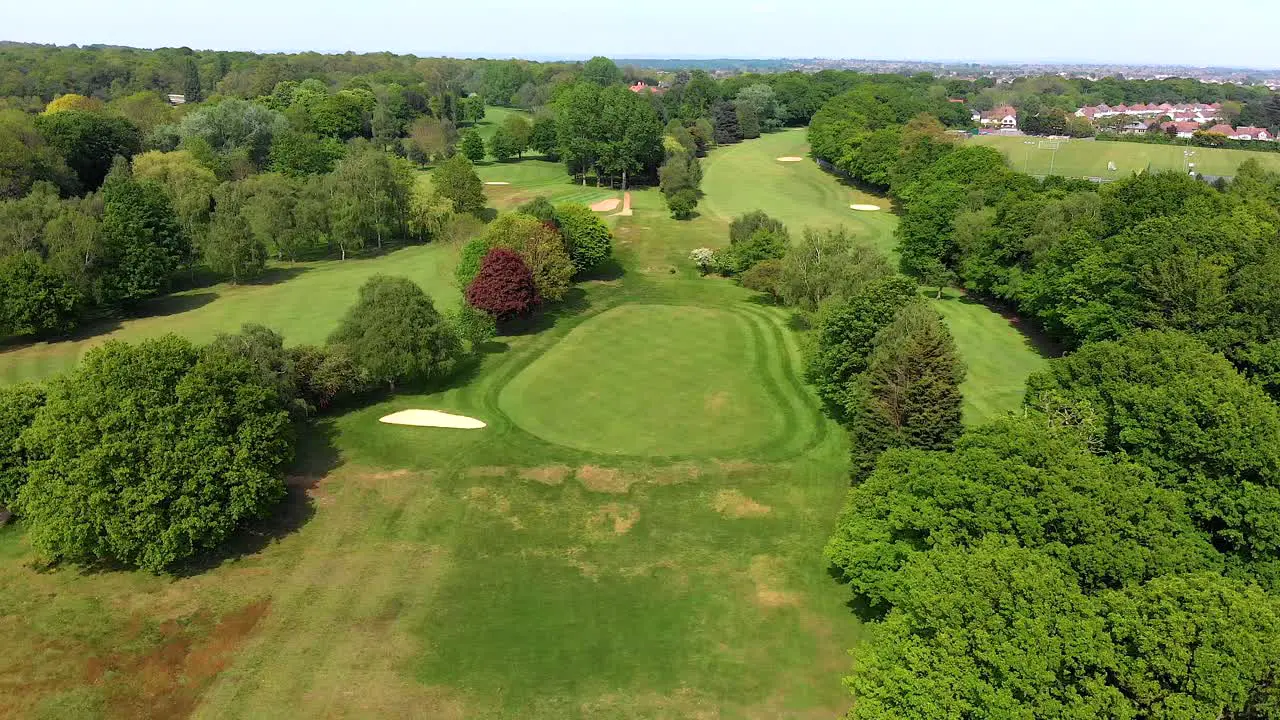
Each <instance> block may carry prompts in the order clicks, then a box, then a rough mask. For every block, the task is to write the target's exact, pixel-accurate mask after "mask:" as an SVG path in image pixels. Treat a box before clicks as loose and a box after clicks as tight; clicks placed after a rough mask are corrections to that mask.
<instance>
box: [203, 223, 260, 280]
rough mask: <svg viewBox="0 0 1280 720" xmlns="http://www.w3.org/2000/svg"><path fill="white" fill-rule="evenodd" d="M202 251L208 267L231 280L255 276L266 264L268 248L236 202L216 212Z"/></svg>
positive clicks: (247, 278)
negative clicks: (256, 234)
mask: <svg viewBox="0 0 1280 720" xmlns="http://www.w3.org/2000/svg"><path fill="white" fill-rule="evenodd" d="M202 250H203V255H204V262H205V264H206V265H208V266H209V269H210V270H212V271H214V272H216V273H220V274H222V275H225V276H227V277H229V278H231V282H232V283H238V282H240V281H241V280H249V279H252V278H255V277H257V276H259V275H261V274H262V271H263V269H265V267H266V262H267V248H266V246H265V245H264V244H263V243H262V241H261V240H259V239H258V238H257V237H256V236H255V235H254V233H253V230H252V229H251V228H250V226H249V222H248V221H247V220H245V218H244V216H243V215H241V214H240V208H239V207H238V206H236V205H230V206H228V207H226V208H225V209H219V210H218V212H216V213H214V215H213V222H212V223H211V224H210V227H209V236H208V237H207V238H206V239H205V241H204V247H203V248H202Z"/></svg>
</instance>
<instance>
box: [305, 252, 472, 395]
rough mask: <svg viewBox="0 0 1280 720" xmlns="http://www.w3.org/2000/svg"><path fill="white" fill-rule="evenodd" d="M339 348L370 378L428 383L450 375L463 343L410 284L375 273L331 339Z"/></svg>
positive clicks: (391, 384)
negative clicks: (346, 352) (343, 348)
mask: <svg viewBox="0 0 1280 720" xmlns="http://www.w3.org/2000/svg"><path fill="white" fill-rule="evenodd" d="M329 343H330V344H331V345H342V346H344V347H345V348H346V349H347V351H349V352H350V353H351V357H352V359H354V360H355V362H356V365H358V366H359V367H360V368H361V369H362V370H364V372H366V373H368V376H369V378H370V379H371V380H374V381H376V382H381V383H386V384H387V385H388V387H390V389H391V390H392V391H394V390H395V388H396V385H397V384H401V383H407V382H426V381H431V380H436V379H439V378H443V377H446V376H448V375H449V374H450V373H452V372H453V370H454V368H455V366H456V364H457V361H458V356H459V354H460V352H461V343H460V341H459V339H458V335H457V333H456V332H455V331H454V328H453V326H452V325H450V324H449V322H448V320H446V319H445V318H444V317H443V316H442V315H441V314H440V313H439V312H438V311H437V310H436V308H435V305H433V304H432V302H431V298H430V297H429V296H428V295H427V294H426V293H425V292H423V291H422V288H420V287H418V286H417V285H415V284H414V283H413V281H412V280H409V279H408V278H402V277H390V276H387V275H375V276H373V277H372V278H370V279H369V280H368V281H367V282H365V284H364V285H363V286H361V288H360V297H359V299H358V300H357V301H356V304H355V305H352V306H351V308H350V309H349V310H347V314H346V315H345V316H344V317H343V318H342V322H341V323H340V324H339V325H338V329H337V330H335V331H334V333H333V334H332V335H331V336H329Z"/></svg>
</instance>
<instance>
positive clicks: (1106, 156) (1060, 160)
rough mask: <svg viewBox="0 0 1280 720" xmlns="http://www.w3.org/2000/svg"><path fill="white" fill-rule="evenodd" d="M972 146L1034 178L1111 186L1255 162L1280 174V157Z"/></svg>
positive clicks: (1122, 147)
mask: <svg viewBox="0 0 1280 720" xmlns="http://www.w3.org/2000/svg"><path fill="white" fill-rule="evenodd" d="M969 142H973V143H979V144H982V145H989V146H991V147H994V148H995V149H997V150H999V151H1000V152H1001V153H1004V156H1005V157H1006V158H1008V160H1009V166H1010V167H1012V168H1013V169H1014V170H1017V171H1019V172H1025V173H1029V174H1031V175H1049V174H1051V173H1050V171H1051V170H1052V174H1054V175H1061V176H1064V177H1100V178H1106V179H1108V180H1110V179H1116V178H1122V177H1127V176H1128V175H1131V174H1133V173H1135V172H1143V171H1145V170H1148V169H1150V170H1152V171H1159V170H1177V171H1179V172H1188V171H1189V168H1188V167H1187V163H1188V162H1191V163H1195V170H1196V171H1197V172H1200V173H1204V174H1206V175H1235V173H1236V168H1238V167H1239V166H1240V163H1243V162H1244V161H1245V160H1249V159H1251V158H1252V159H1256V160H1258V161H1259V162H1261V163H1262V165H1263V167H1265V168H1267V169H1268V170H1271V171H1273V172H1275V171H1280V153H1273V152H1250V151H1248V150H1224V149H1220V148H1187V147H1181V146H1176V145H1148V144H1146V143H1130V142H1106V141H1102V142H1100V141H1097V140H1063V141H1061V142H1060V143H1059V144H1058V150H1057V151H1056V152H1055V151H1053V150H1052V149H1048V148H1051V147H1052V144H1046V142H1045V141H1043V140H1042V139H1041V138H1032V137H1005V136H1000V135H981V136H978V137H974V138H971V139H970V140H969ZM1028 143H1030V144H1028ZM1042 146H1045V147H1042ZM1184 152H1194V153H1195V155H1194V156H1191V157H1187V156H1186V155H1184V154H1183V153H1184ZM1109 162H1114V163H1115V164H1116V169H1115V170H1114V171H1113V170H1109V169H1108V168H1107V163H1109Z"/></svg>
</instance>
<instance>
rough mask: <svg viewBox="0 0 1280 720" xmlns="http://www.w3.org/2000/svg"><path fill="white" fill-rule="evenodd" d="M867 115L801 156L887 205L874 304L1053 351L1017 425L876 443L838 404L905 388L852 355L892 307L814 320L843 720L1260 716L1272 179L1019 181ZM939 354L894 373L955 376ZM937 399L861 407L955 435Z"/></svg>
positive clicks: (1269, 664)
mask: <svg viewBox="0 0 1280 720" xmlns="http://www.w3.org/2000/svg"><path fill="white" fill-rule="evenodd" d="M884 104H886V105H890V107H877V101H876V100H874V99H869V98H867V97H856V96H845V97H841V98H837V99H835V100H833V101H832V103H831V104H830V105H829V106H828V107H826V108H824V109H823V110H821V111H819V112H818V113H817V115H815V118H814V123H813V126H812V127H811V133H812V136H813V138H814V142H813V145H814V150H815V154H818V156H819V158H820V159H821V160H823V161H824V162H826V163H829V166H830V167H832V168H834V169H836V170H838V171H840V172H842V173H844V174H846V175H850V176H852V177H854V178H855V179H858V180H862V181H865V182H872V183H874V184H877V185H879V186H880V187H883V188H886V189H887V190H888V191H889V192H890V193H891V194H892V196H893V197H894V199H895V201H896V203H897V205H898V208H899V211H900V216H901V222H900V224H899V229H898V240H899V246H900V252H901V257H900V259H901V262H900V270H902V271H903V272H905V273H906V274H907V275H909V276H910V277H912V278H913V280H912V281H911V284H910V286H909V287H904V288H902V290H901V291H900V295H899V296H900V297H907V296H910V295H911V293H909V292H908V290H909V289H911V290H913V289H914V284H915V283H916V282H921V281H923V282H925V283H926V284H929V285H935V286H939V287H940V286H942V285H945V284H949V283H951V282H954V281H959V282H961V283H962V284H963V285H964V286H965V288H966V289H967V290H968V291H969V292H970V293H971V294H973V295H976V296H978V297H980V298H986V299H989V300H991V301H995V302H1002V303H1007V304H1010V305H1012V306H1013V307H1015V308H1016V309H1017V310H1018V312H1019V313H1020V314H1021V315H1022V317H1023V318H1025V319H1027V320H1029V321H1031V322H1033V323H1035V324H1037V325H1039V326H1041V327H1042V328H1043V329H1044V330H1045V331H1046V332H1048V333H1049V334H1050V335H1052V336H1053V337H1054V338H1055V339H1058V340H1059V341H1061V342H1062V343H1063V344H1065V345H1066V346H1067V347H1069V348H1071V349H1073V352H1072V353H1071V354H1069V355H1067V356H1066V357H1063V358H1060V359H1057V360H1053V361H1051V362H1050V366H1049V369H1048V370H1046V371H1044V372H1042V373H1038V374H1036V375H1033V376H1032V377H1031V379H1030V380H1029V381H1028V388H1027V392H1026V396H1025V400H1024V405H1023V408H1022V410H1021V412H1020V413H1018V414H1015V415H1010V416H1008V417H1006V418H1003V419H1000V420H998V421H995V422H992V423H988V424H986V425H982V426H978V427H971V428H968V429H962V428H961V427H960V426H959V424H958V422H956V423H954V424H953V423H935V422H931V423H928V424H927V425H926V427H927V428H928V430H929V434H922V433H919V432H914V433H910V434H908V437H910V438H912V439H913V441H912V442H899V443H897V444H892V443H885V442H883V441H882V440H881V439H880V436H881V435H882V434H883V433H885V432H886V428H891V427H893V426H892V424H890V423H886V422H884V421H883V420H878V419H877V416H876V415H874V414H865V411H864V410H862V405H863V403H864V402H865V399H864V398H866V397H867V396H868V395H871V396H872V397H875V396H876V393H877V391H876V388H877V387H878V386H880V385H882V384H884V383H885V382H889V383H890V384H892V383H893V382H894V381H895V380H897V379H898V378H900V377H903V375H901V374H900V373H899V374H889V375H887V376H886V375H883V374H879V373H875V372H873V371H872V370H871V369H870V366H871V360H870V359H871V358H874V357H875V355H876V354H877V352H880V353H882V354H888V353H890V352H891V350H889V349H886V348H895V347H896V348H903V347H905V346H904V345H902V344H900V343H899V344H888V343H889V340H888V337H883V338H881V340H880V341H879V342H880V343H882V344H884V347H882V348H880V349H872V350H871V351H870V352H868V351H867V350H866V347H867V345H866V343H865V340H864V339H865V338H867V337H868V336H870V335H871V333H872V332H873V331H874V332H878V333H887V331H886V330H873V329H872V328H875V327H878V326H879V323H880V322H882V318H884V317H885V316H886V315H887V314H888V310H887V309H888V308H891V307H893V304H894V302H895V300H894V297H895V296H894V294H893V293H892V292H890V291H888V289H887V288H886V289H885V290H884V291H883V292H882V293H881V294H880V295H879V296H878V297H877V298H866V299H864V300H862V301H860V302H859V303H857V304H856V305H853V304H852V303H848V301H845V303H840V304H829V305H826V306H825V307H824V302H829V301H819V304H818V307H819V310H818V313H817V320H816V322H815V324H814V330H813V332H812V335H811V338H810V342H811V346H812V347H813V348H814V352H813V354H812V355H811V358H812V359H811V362H810V366H809V367H810V377H811V380H813V382H814V383H815V386H816V388H817V390H818V392H819V395H820V396H822V398H823V399H824V401H825V402H826V403H827V405H828V407H829V408H830V409H831V412H832V413H833V415H835V416H836V417H842V418H843V422H845V423H846V424H847V425H848V426H850V427H851V433H852V438H853V442H854V443H855V447H854V458H853V468H852V475H853V477H854V484H853V487H852V489H851V490H850V492H849V495H848V500H847V503H846V505H845V508H844V510H843V511H842V513H841V515H840V518H839V520H838V523H837V527H836V530H835V532H834V534H833V536H832V538H831V540H830V541H829V543H828V545H827V548H826V558H827V559H828V561H829V562H830V563H831V565H832V568H833V572H834V573H835V574H836V575H837V576H838V577H839V578H840V579H841V580H842V581H843V582H845V583H847V584H848V585H849V586H850V588H851V590H852V593H853V599H854V602H853V603H852V605H853V606H854V607H855V608H856V609H857V612H858V613H859V614H860V615H861V617H862V618H863V619H864V620H865V621H866V622H867V623H868V633H867V636H866V639H865V640H864V641H863V642H862V643H861V644H860V645H859V646H858V647H857V648H855V650H854V655H855V657H856V659H857V660H856V664H855V666H854V668H853V670H852V672H851V674H850V675H849V677H847V678H846V684H847V685H848V687H849V688H850V690H851V691H852V693H853V695H854V698H855V700H854V707H853V709H852V710H851V711H850V717H853V718H860V719H861V718H867V719H869V718H919V719H921V720H923V719H924V718H934V717H965V716H981V717H986V716H992V715H995V714H1004V715H1010V716H1015V715H1016V716H1018V717H1027V718H1058V717H1063V716H1066V715H1069V716H1078V717H1186V718H1192V717H1212V718H1220V717H1235V718H1271V717H1280V704H1278V703H1277V699H1276V695H1275V692H1274V687H1275V680H1276V675H1275V673H1276V669H1277V667H1280V643H1277V641H1276V637H1277V635H1276V630H1277V627H1278V625H1280V598H1277V596H1276V594H1275V592H1276V589H1277V587H1278V586H1277V582H1278V581H1280V575H1278V574H1277V568H1280V564H1278V563H1277V559H1278V558H1280V544H1277V543H1276V542H1275V541H1274V538H1276V537H1280V534H1277V530H1276V528H1275V527H1273V525H1274V524H1275V518H1276V517H1277V516H1276V514H1275V512H1274V508H1276V507H1280V466H1277V464H1276V463H1277V458H1280V454H1278V453H1277V450H1280V444H1278V443H1280V408H1278V407H1277V405H1276V402H1275V395H1276V390H1277V384H1276V380H1275V377H1276V376H1275V375H1274V371H1273V370H1272V361H1271V355H1272V354H1273V353H1272V345H1273V344H1274V343H1275V338H1276V335H1275V330H1274V327H1275V325H1274V323H1273V322H1272V320H1273V317H1272V316H1273V315H1274V312H1273V310H1274V306H1275V303H1274V301H1273V300H1272V298H1274V297H1275V290H1276V289H1275V288H1274V287H1273V285H1274V283H1275V282H1276V279H1275V278H1276V277H1277V275H1276V269H1275V268H1274V267H1273V256H1275V255H1276V252H1277V250H1278V249H1280V234H1278V230H1280V224H1278V223H1277V220H1280V216H1278V215H1277V212H1278V209H1277V208H1278V207H1280V192H1278V191H1280V176H1276V175H1274V174H1268V173H1265V172H1263V171H1262V170H1261V169H1260V168H1259V167H1258V166H1257V165H1256V164H1254V163H1246V165H1245V166H1243V167H1242V168H1241V171H1240V173H1239V176H1238V178H1237V181H1236V182H1235V183H1233V184H1231V185H1228V186H1225V187H1214V186H1210V185H1207V184H1205V183H1203V182H1200V181H1198V180H1196V179H1194V178H1190V177H1187V176H1184V175H1181V174H1179V173H1164V174H1152V173H1147V174H1140V175H1134V176H1132V177H1130V178H1127V179H1124V180H1121V181H1118V182H1115V183H1111V184H1107V185H1104V186H1098V185H1095V184H1093V183H1089V182H1087V181H1075V180H1067V179H1063V178H1046V179H1044V180H1037V179H1035V178H1032V177H1030V176H1026V175H1022V174H1019V173H1015V172H1013V171H1011V170H1010V169H1009V168H1008V167H1007V166H1006V164H1005V161H1004V160H1003V158H1002V157H1001V156H1000V155H999V153H997V152H994V151H992V150H991V149H990V148H986V147H981V146H971V145H958V144H955V143H953V142H951V141H950V140H949V136H948V134H947V133H946V132H945V130H944V128H943V125H942V124H941V123H940V122H938V120H937V119H936V118H934V117H931V116H928V115H916V116H912V117H910V118H909V119H908V120H907V121H906V122H905V123H901V121H900V122H899V123H898V124H896V125H895V124H893V123H891V122H889V121H876V120H873V119H872V118H877V117H884V118H887V117H889V116H890V115H891V114H892V112H893V111H894V108H893V107H892V103H888V102H885V103H884ZM903 114H904V115H906V114H908V113H906V112H904V113H903ZM878 122H884V124H883V125H881V126H879V127H877V126H876V125H877V123H878ZM744 279H745V278H744ZM842 304H845V305H848V306H849V307H850V309H849V310H848V311H846V310H844V309H843V308H842V307H841V305H842ZM899 312H901V311H899ZM895 322H899V321H895ZM901 322H904V323H906V322H910V321H908V320H901ZM867 326H871V328H868V327H867ZM946 350H947V344H946V343H945V342H944V341H943V339H942V338H940V337H930V336H929V335H926V334H923V333H918V334H917V341H916V344H915V345H914V346H913V347H912V348H911V349H909V350H901V352H903V353H905V354H907V355H909V356H911V357H913V358H914V359H915V361H916V362H917V363H920V364H921V365H924V366H926V367H930V368H934V367H944V368H946V369H948V370H950V371H951V372H955V370H954V368H955V367H956V366H955V365H954V364H950V365H939V364H936V363H934V362H933V361H932V360H931V358H938V357H943V356H946V355H947V352H946ZM940 374H941V373H936V372H935V373H933V376H934V377H937V376H938V375H940ZM951 377H957V376H956V375H952V376H951ZM850 378H853V379H852V380H851V379H850ZM949 388H950V386H949V385H946V384H933V385H931V386H929V387H928V388H925V389H922V390H921V391H920V392H917V393H914V394H913V393H910V392H906V393H903V392H895V391H890V392H887V393H885V392H881V393H880V394H879V397H882V398H886V399H888V402H886V403H885V407H887V408H889V409H896V408H902V407H910V406H911V403H912V402H916V403H920V405H921V406H923V407H925V408H927V409H928V410H929V412H928V413H927V414H926V415H925V417H930V418H941V417H954V416H952V415H950V413H951V412H952V411H951V409H950V408H951V407H952V406H951V404H950V403H951V402H952V400H951V395H950V392H949ZM944 390H945V391H944ZM943 400H946V402H943ZM851 411H854V412H862V413H863V414H862V415H860V416H859V415H851ZM944 411H945V412H944ZM864 418H867V419H870V422H866V421H864ZM939 430H945V433H943V432H938V431H939Z"/></svg>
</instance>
